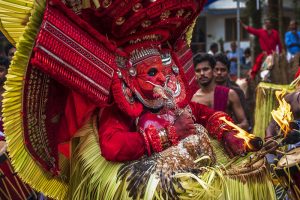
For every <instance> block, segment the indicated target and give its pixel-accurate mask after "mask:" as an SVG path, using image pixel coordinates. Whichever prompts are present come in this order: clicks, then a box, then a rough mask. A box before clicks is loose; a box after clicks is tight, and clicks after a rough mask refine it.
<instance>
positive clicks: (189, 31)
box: [185, 18, 197, 46]
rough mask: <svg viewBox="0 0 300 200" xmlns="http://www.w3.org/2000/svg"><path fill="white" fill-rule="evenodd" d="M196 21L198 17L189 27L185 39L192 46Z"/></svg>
mask: <svg viewBox="0 0 300 200" xmlns="http://www.w3.org/2000/svg"><path fill="white" fill-rule="evenodd" d="M196 21H197V18H196V19H195V20H194V22H193V23H192V24H191V25H190V26H189V27H188V28H187V32H186V33H185V40H186V42H187V44H188V45H189V46H191V42H192V37H193V30H194V27H195V25H196Z"/></svg>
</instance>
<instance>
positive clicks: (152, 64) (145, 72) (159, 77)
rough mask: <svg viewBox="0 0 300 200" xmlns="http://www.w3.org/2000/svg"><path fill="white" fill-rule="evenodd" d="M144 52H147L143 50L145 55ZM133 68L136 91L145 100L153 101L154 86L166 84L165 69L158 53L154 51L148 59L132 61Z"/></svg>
mask: <svg viewBox="0 0 300 200" xmlns="http://www.w3.org/2000/svg"><path fill="white" fill-rule="evenodd" d="M146 51H149V50H145V54H147V52H146ZM150 51H154V50H150ZM136 58H137V57H136ZM133 60H134V59H133ZM133 67H134V69H135V70H136V82H137V84H136V85H137V87H138V88H137V90H138V91H139V92H140V93H141V94H142V95H143V96H144V97H145V98H147V99H154V98H155V97H154V91H153V89H154V85H160V86H164V84H165V82H166V77H165V67H164V66H163V64H162V60H161V57H160V54H159V52H158V51H155V52H154V53H152V55H150V56H148V57H143V58H142V59H141V60H139V59H138V60H135V61H133Z"/></svg>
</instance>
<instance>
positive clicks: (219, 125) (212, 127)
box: [206, 112, 233, 141]
mask: <svg viewBox="0 0 300 200" xmlns="http://www.w3.org/2000/svg"><path fill="white" fill-rule="evenodd" d="M221 117H225V118H226V120H228V121H231V122H233V120H232V119H231V118H230V117H229V116H228V115H227V114H226V113H224V112H215V113H214V114H213V115H212V116H211V117H210V118H209V119H208V120H207V125H206V129H207V131H208V132H209V134H210V135H212V136H213V137H215V138H217V139H218V140H219V141H220V140H222V137H223V133H224V132H225V131H227V130H231V128H230V127H229V125H227V124H226V123H225V122H224V121H222V120H220V118H221Z"/></svg>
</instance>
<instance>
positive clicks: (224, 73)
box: [214, 61, 228, 84]
mask: <svg viewBox="0 0 300 200" xmlns="http://www.w3.org/2000/svg"><path fill="white" fill-rule="evenodd" d="M214 77H215V81H216V82H217V83H218V84H223V83H224V82H225V81H226V80H227V78H228V69H227V67H226V65H224V64H223V63H221V62H220V61H217V63H216V66H215V68H214Z"/></svg>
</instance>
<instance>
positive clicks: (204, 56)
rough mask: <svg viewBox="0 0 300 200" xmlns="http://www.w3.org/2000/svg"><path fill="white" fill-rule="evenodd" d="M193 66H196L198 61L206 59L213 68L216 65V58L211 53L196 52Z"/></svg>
mask: <svg viewBox="0 0 300 200" xmlns="http://www.w3.org/2000/svg"><path fill="white" fill-rule="evenodd" d="M193 61H194V67H196V66H197V65H198V64H199V63H201V62H204V61H208V62H209V65H210V66H211V68H212V69H214V68H215V66H216V60H215V59H214V56H213V55H211V54H202V55H201V54H198V55H196V56H195V57H194V59H193Z"/></svg>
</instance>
